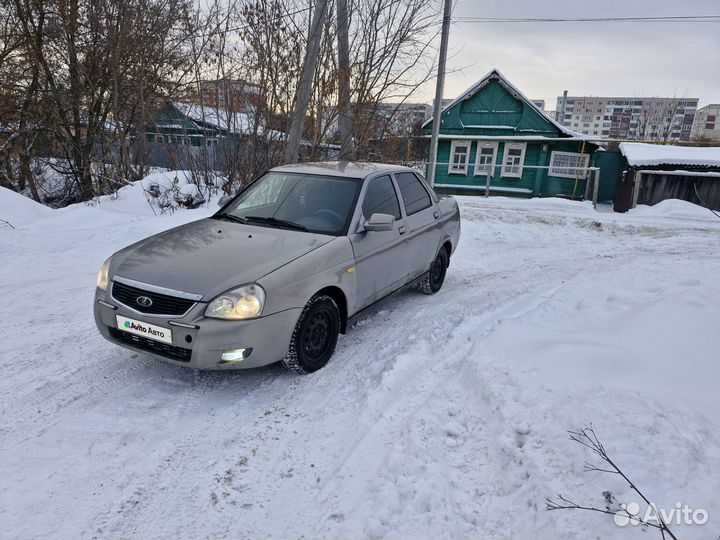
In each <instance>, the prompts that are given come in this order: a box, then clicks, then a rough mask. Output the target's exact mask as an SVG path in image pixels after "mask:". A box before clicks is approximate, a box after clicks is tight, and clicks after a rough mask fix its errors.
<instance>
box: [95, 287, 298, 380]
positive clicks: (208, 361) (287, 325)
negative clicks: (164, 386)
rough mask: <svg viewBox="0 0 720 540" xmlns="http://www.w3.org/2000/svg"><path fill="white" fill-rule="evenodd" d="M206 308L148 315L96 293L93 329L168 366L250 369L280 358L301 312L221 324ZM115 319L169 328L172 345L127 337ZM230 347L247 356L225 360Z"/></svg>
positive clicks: (293, 310)
mask: <svg viewBox="0 0 720 540" xmlns="http://www.w3.org/2000/svg"><path fill="white" fill-rule="evenodd" d="M206 305H207V304H205V303H203V302H198V303H197V304H195V305H194V306H193V307H192V308H191V309H190V310H189V311H188V312H187V313H186V314H185V315H183V316H182V317H168V316H158V315H148V314H145V313H139V312H137V311H135V310H133V309H130V308H128V307H126V306H124V305H123V304H121V303H119V302H118V301H116V300H115V299H114V298H112V297H111V295H110V294H109V292H108V293H105V292H103V291H100V290H99V289H98V290H96V292H95V301H94V310H93V311H94V314H95V323H96V324H97V327H98V330H99V331H100V333H101V334H102V336H103V337H104V338H105V339H107V340H108V341H111V342H112V343H115V344H116V345H120V346H121V347H125V348H127V349H131V350H134V351H137V352H140V353H143V354H150V355H152V356H155V357H156V358H160V359H161V360H163V361H165V362H169V363H171V364H175V365H178V366H185V367H190V368H194V369H208V370H226V369H249V368H254V367H259V366H265V365H268V364H272V363H275V362H278V361H279V360H282V359H283V358H284V357H285V354H286V353H287V351H288V348H289V346H290V339H291V337H292V332H293V329H294V328H295V324H296V323H297V320H298V318H299V317H300V312H301V311H302V308H294V309H289V310H285V311H281V312H279V313H274V314H272V315H267V316H264V317H260V318H258V319H253V320H249V321H225V320H221V319H211V318H207V317H205V316H204V313H205V307H206ZM116 315H121V316H124V317H128V318H131V319H136V320H139V321H143V322H146V323H149V324H153V325H157V326H162V327H164V328H169V329H171V330H172V344H167V345H159V344H157V343H152V342H151V343H147V342H146V339H145V338H141V339H132V338H129V337H128V336H130V334H127V333H124V332H123V331H122V330H119V329H118V328H117V322H116V319H115V316H116ZM156 345H157V346H156ZM235 349H246V350H248V349H252V352H250V354H249V355H247V357H246V358H245V359H243V360H241V361H236V362H224V361H223V360H222V354H223V352H226V351H230V350H235Z"/></svg>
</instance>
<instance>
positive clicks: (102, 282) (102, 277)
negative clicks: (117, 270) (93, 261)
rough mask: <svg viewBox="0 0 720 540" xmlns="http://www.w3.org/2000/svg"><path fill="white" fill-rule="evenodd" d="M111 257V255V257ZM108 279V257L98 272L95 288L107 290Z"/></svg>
mask: <svg viewBox="0 0 720 540" xmlns="http://www.w3.org/2000/svg"><path fill="white" fill-rule="evenodd" d="M111 258H112V257H111ZM109 281H110V259H108V260H107V261H105V262H104V263H102V266H101V267H100V271H99V272H98V278H97V288H98V289H100V290H101V291H107V288H108V282H109Z"/></svg>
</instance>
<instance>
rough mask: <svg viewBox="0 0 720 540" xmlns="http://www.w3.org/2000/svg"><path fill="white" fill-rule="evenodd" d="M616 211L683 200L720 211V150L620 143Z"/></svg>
mask: <svg viewBox="0 0 720 540" xmlns="http://www.w3.org/2000/svg"><path fill="white" fill-rule="evenodd" d="M620 152H621V154H622V158H623V160H622V164H621V174H620V176H619V178H618V183H617V191H616V194H615V205H614V209H615V211H616V212H626V211H628V210H629V209H631V208H634V207H635V206H636V205H638V204H650V205H652V204H656V203H659V202H660V201H663V200H665V199H682V200H685V201H689V202H691V203H694V204H699V205H701V206H709V207H710V208H712V209H713V210H720V147H717V146H716V147H690V146H672V145H663V144H646V143H631V142H623V143H620Z"/></svg>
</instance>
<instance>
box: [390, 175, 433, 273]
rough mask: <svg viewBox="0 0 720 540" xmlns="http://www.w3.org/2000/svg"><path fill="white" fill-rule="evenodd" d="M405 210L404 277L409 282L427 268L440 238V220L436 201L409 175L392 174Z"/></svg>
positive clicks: (419, 182) (418, 180)
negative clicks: (405, 250)
mask: <svg viewBox="0 0 720 540" xmlns="http://www.w3.org/2000/svg"><path fill="white" fill-rule="evenodd" d="M394 176H395V181H396V182H397V186H398V189H399V190H400V196H401V198H402V201H403V207H404V210H405V225H406V227H407V232H406V234H405V242H406V243H407V246H408V247H407V257H408V259H407V261H408V268H407V274H408V278H409V279H413V278H415V277H417V276H419V275H421V274H423V273H425V272H427V270H428V269H429V268H430V264H431V263H432V261H433V260H434V259H435V256H436V255H437V250H438V247H439V245H440V237H441V236H442V220H441V219H440V208H439V207H438V205H437V203H436V198H435V197H433V196H431V194H430V192H429V191H428V189H427V188H426V187H425V185H424V184H423V183H422V182H421V181H420V179H419V178H418V177H417V176H416V175H415V174H414V173H411V172H400V173H395V174H394Z"/></svg>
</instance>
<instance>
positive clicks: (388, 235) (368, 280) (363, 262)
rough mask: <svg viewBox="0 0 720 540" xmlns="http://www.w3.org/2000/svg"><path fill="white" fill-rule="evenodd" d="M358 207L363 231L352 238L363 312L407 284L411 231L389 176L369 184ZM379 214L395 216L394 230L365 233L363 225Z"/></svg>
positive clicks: (359, 301)
mask: <svg viewBox="0 0 720 540" xmlns="http://www.w3.org/2000/svg"><path fill="white" fill-rule="evenodd" d="M358 204H360V207H361V209H362V214H363V218H362V220H361V222H360V225H361V227H360V228H359V232H354V233H352V234H349V237H350V242H351V243H352V247H353V252H354V254H355V267H356V268H355V271H356V282H357V306H358V309H362V308H364V307H366V306H368V305H369V304H371V303H373V302H374V301H375V300H378V299H380V298H382V297H383V296H385V295H386V294H388V293H390V292H392V291H393V290H394V289H396V288H398V287H400V286H401V285H403V284H404V283H405V281H406V276H407V263H406V259H407V245H406V244H405V243H404V242H403V237H404V235H405V234H406V233H407V228H406V226H405V221H404V219H403V216H402V212H401V211H400V200H399V197H398V194H397V191H396V189H395V185H394V184H393V181H392V179H391V177H390V175H389V174H386V175H383V176H379V177H377V178H373V179H372V180H369V181H368V185H367V187H366V189H365V192H364V194H363V196H362V198H361V201H360V202H359V203H358ZM376 213H379V214H390V215H391V216H394V217H395V224H394V226H393V229H392V230H390V231H365V230H363V229H362V223H363V222H364V221H365V220H366V219H370V216H371V215H372V214H376Z"/></svg>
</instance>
